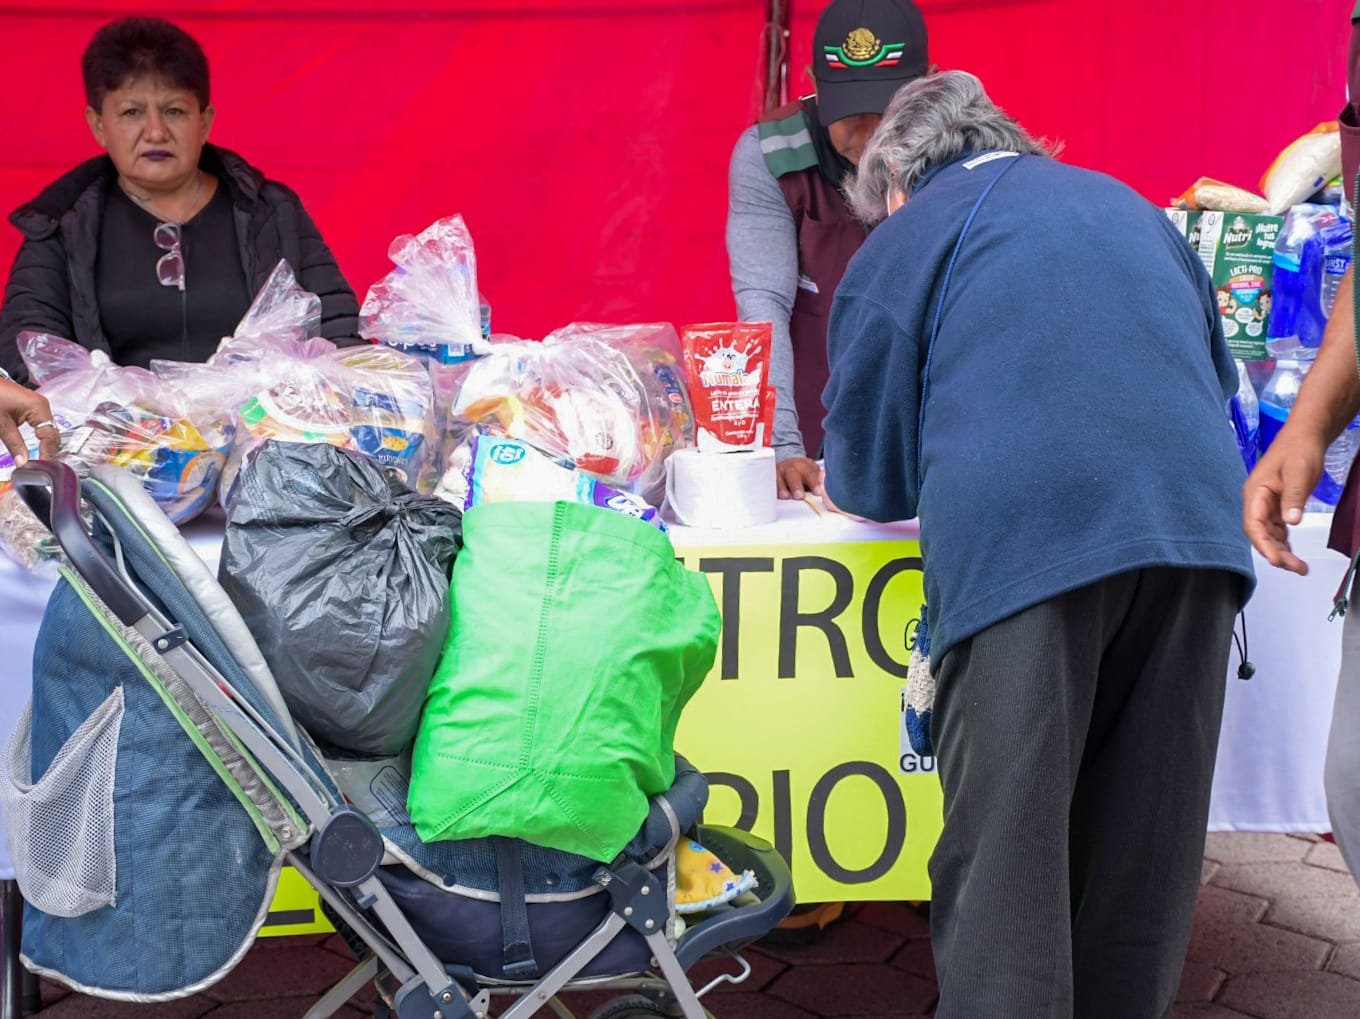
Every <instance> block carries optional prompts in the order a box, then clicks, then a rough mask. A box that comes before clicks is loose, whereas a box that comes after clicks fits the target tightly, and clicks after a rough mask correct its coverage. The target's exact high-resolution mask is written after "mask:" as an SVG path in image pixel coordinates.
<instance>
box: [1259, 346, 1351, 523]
mask: <svg viewBox="0 0 1360 1019" xmlns="http://www.w3.org/2000/svg"><path fill="white" fill-rule="evenodd" d="M1309 367H1310V363H1309V362H1306V361H1304V362H1299V361H1295V360H1293V359H1291V358H1285V359H1283V360H1281V361H1279V362H1277V363H1276V365H1275V374H1274V375H1272V376H1271V377H1270V381H1269V382H1268V383H1266V388H1265V390H1264V391H1263V392H1262V393H1261V431H1260V435H1259V438H1258V441H1259V444H1260V450H1261V453H1262V454H1263V455H1264V453H1265V451H1266V449H1267V448H1268V447H1269V446H1270V444H1271V443H1272V442H1273V441H1274V440H1275V436H1276V435H1278V434H1279V432H1280V428H1281V427H1283V426H1284V422H1285V419H1286V418H1287V417H1288V416H1289V411H1290V408H1292V407H1293V406H1294V401H1295V400H1296V399H1298V395H1299V386H1300V385H1301V384H1302V383H1303V378H1304V376H1305V375H1307V374H1308V368H1309ZM1357 449H1360V418H1357V419H1356V420H1354V421H1352V422H1351V423H1350V424H1349V425H1347V426H1346V430H1345V431H1344V432H1342V433H1341V434H1340V435H1339V436H1337V438H1336V441H1335V442H1333V443H1332V444H1331V445H1330V446H1328V447H1327V453H1326V456H1325V457H1324V458H1323V469H1322V477H1321V478H1320V479H1318V484H1317V487H1316V488H1315V489H1313V493H1312V494H1311V495H1310V496H1309V497H1308V501H1307V502H1306V503H1305V504H1304V511H1305V512H1310V513H1311V512H1318V511H1323V512H1330V511H1331V510H1332V509H1333V508H1334V507H1335V506H1336V503H1337V500H1338V499H1340V498H1341V489H1342V488H1344V487H1345V484H1346V475H1347V474H1349V473H1350V469H1351V463H1352V461H1354V459H1355V453H1356V450H1357Z"/></svg>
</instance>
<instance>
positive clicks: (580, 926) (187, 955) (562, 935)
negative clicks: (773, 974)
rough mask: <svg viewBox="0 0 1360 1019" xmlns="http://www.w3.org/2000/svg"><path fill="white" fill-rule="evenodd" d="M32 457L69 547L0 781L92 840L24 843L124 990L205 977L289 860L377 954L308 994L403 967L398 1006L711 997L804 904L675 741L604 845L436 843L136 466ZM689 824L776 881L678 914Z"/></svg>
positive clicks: (37, 880) (28, 808) (72, 928)
mask: <svg viewBox="0 0 1360 1019" xmlns="http://www.w3.org/2000/svg"><path fill="white" fill-rule="evenodd" d="M13 480H14V482H15V483H16V484H17V485H19V486H21V490H22V491H23V493H24V495H25V498H26V499H27V500H28V501H29V502H30V505H32V506H33V507H34V508H35V510H36V511H37V512H38V514H39V517H40V518H42V519H45V520H47V521H48V522H49V523H50V527H51V529H52V531H53V533H54V534H55V535H56V537H57V539H58V541H59V543H60V545H61V547H62V550H63V553H64V557H65V559H64V562H63V564H62V567H61V568H62V573H63V578H64V582H63V583H61V584H59V585H58V588H57V590H56V592H55V593H54V594H53V597H52V602H51V603H50V604H49V609H48V616H47V618H46V619H45V621H44V627H43V632H42V635H41V637H40V641H39V652H38V654H37V655H35V662H34V691H33V705H32V709H31V714H30V716H29V718H28V720H27V722H28V724H27V726H23V725H21V727H20V728H21V730H23V732H22V733H21V734H20V735H22V736H23V738H20V739H16V740H15V741H13V742H12V744H11V746H10V748H8V749H9V753H8V754H7V757H8V761H7V767H6V768H5V772H6V781H5V782H3V783H0V788H3V792H4V796H5V805H6V815H7V828H8V834H9V836H10V841H11V844H12V845H13V844H14V843H15V841H16V839H18V840H21V841H23V840H27V841H28V842H29V843H30V844H32V845H35V846H36V845H44V846H51V845H54V844H56V843H62V844H66V845H67V846H68V848H70V847H71V846H74V847H75V848H74V849H73V850H72V852H71V853H69V854H68V855H71V856H74V858H73V859H52V858H46V857H42V858H40V857H39V855H38V854H28V856H27V857H26V858H25V859H23V860H21V859H20V858H19V855H17V854H16V859H15V863H16V870H17V871H18V872H19V880H20V886H21V888H23V890H24V891H25V894H26V896H28V897H29V898H30V901H29V903H28V905H27V906H26V911H25V924H24V926H25V930H24V939H23V952H24V958H25V962H26V963H27V964H28V965H29V967H30V969H33V970H34V971H35V972H38V973H40V974H42V975H45V976H49V977H51V978H53V979H56V980H59V981H61V982H63V983H66V984H68V985H69V986H72V987H74V988H75V989H77V990H80V991H84V992H86V993H92V994H97V995H101V996H104V997H110V998H116V999H123V1000H135V1001H158V1000H165V999H168V998H174V997H179V996H183V995H188V994H193V993H197V992H198V991H200V990H202V989H203V988H204V987H206V986H208V985H210V984H211V983H213V982H215V981H216V980H218V979H220V978H221V977H222V976H224V975H225V974H226V973H227V972H229V971H230V970H231V968H232V967H233V966H234V965H235V964H236V963H237V962H238V961H239V960H240V958H241V956H242V955H243V954H244V952H245V951H246V949H247V948H248V947H249V945H250V943H251V942H252V941H253V939H254V937H255V935H256V934H257V933H258V930H259V928H260V926H261V924H262V923H263V921H264V918H265V913H266V912H267V909H268V905H269V903H270V901H271V900H272V896H273V891H274V886H275V881H276V879H277V875H278V872H279V869H280V867H281V866H282V865H283V863H285V862H287V863H289V864H291V865H293V866H294V867H296V868H297V869H298V871H299V872H301V873H302V874H303V876H304V877H306V878H307V879H308V880H309V881H310V882H311V884H312V885H313V887H315V889H316V890H317V892H318V894H319V895H320V897H321V899H322V901H323V903H324V906H325V908H326V910H327V912H328V914H329V915H330V916H331V917H332V919H333V920H335V921H336V926H337V927H338V928H339V929H340V930H341V932H342V933H343V934H344V935H345V936H346V938H347V940H348V941H349V943H350V944H351V947H353V948H355V950H356V953H357V954H358V955H359V956H360V959H359V964H358V965H357V966H356V967H355V969H354V971H353V972H352V973H351V974H350V975H349V976H348V977H346V978H345V979H344V980H342V981H341V982H340V984H338V985H337V986H336V987H335V988H333V989H332V991H330V992H328V993H327V995H325V996H324V997H323V998H322V999H321V1001H320V1002H318V1003H317V1005H316V1006H315V1007H314V1008H313V1009H312V1010H311V1011H310V1012H308V1015H309V1016H317V1017H320V1016H326V1015H330V1014H332V1013H333V1012H334V1011H336V1010H337V1009H338V1008H339V1007H340V1006H341V1005H342V1004H343V1003H344V1001H346V1000H347V999H348V998H349V997H350V996H351V995H352V994H353V993H355V991H356V990H358V989H359V987H360V986H361V985H362V984H363V983H366V982H368V981H369V980H371V979H373V978H374V977H375V976H376V975H378V974H379V973H380V972H381V973H383V974H384V975H385V979H386V984H387V985H389V986H390V987H391V988H392V994H391V997H392V1005H393V1011H394V1012H395V1014H396V1015H398V1016H399V1017H400V1019H410V1017H413V1016H419V1017H422V1019H435V1017H440V1019H454V1017H465V1019H473V1017H480V1016H484V1015H485V1014H486V1011H487V1008H488V1002H489V996H490V994H491V993H492V992H493V991H497V992H505V993H510V994H514V995H515V996H516V997H517V1000H516V1001H515V1002H514V1003H513V1004H512V1005H510V1006H509V1008H508V1009H507V1010H506V1011H504V1012H503V1013H502V1015H504V1016H507V1017H509V1019H521V1017H524V1016H529V1015H532V1014H534V1013H535V1012H536V1011H538V1009H539V1008H541V1007H545V1006H548V1007H551V1008H552V1009H553V1010H554V1012H555V1013H556V1014H558V1015H566V1016H569V1015H570V1014H571V1013H570V1011H569V1010H567V1009H566V1008H565V1006H564V1005H562V1004H561V1003H560V1002H558V1001H557V999H556V995H557V994H558V992H559V991H561V990H563V989H564V988H568V989H569V988H570V986H571V983H572V982H573V981H580V980H586V981H588V982H589V985H590V986H591V987H592V988H598V987H600V986H618V987H621V988H628V989H634V990H641V991H643V992H644V993H646V994H649V995H651V996H652V999H649V1000H656V1001H664V1002H666V1003H668V1004H667V1005H666V1007H667V1008H672V1007H673V1008H674V1009H675V1010H676V1011H674V1012H672V1013H671V1014H678V1015H684V1016H686V1017H689V1019H699V1017H702V1016H704V1015H705V1014H706V1013H705V1012H704V1010H703V1008H702V1006H701V1005H700V1004H699V1000H698V999H699V995H700V994H701V993H702V990H701V991H698V992H696V990H695V989H694V988H693V987H691V986H690V984H689V982H688V979H687V978H686V976H685V972H686V971H687V970H688V969H689V967H690V966H692V965H693V963H694V962H696V961H698V959H700V958H702V957H704V956H705V955H708V954H710V953H713V952H715V951H724V952H727V953H735V951H736V950H737V949H738V948H739V947H740V946H741V945H742V944H744V943H746V942H748V941H750V940H752V939H754V938H756V937H759V936H760V935H762V934H764V933H765V932H766V931H768V930H769V929H770V928H772V927H773V926H774V925H775V924H776V923H778V922H779V920H781V919H782V918H783V917H784V916H785V915H786V914H787V913H788V911H789V910H790V909H791V907H792V904H793V892H792V883H791V879H790V877H789V873H788V868H787V865H786V864H785V863H784V862H783V861H782V859H780V857H779V856H778V855H777V854H776V853H774V851H773V850H772V849H771V848H770V847H769V846H768V844H766V843H764V842H762V841H761V840H759V839H755V838H753V837H751V836H749V835H747V834H745V833H743V832H739V831H735V830H730V829H721V828H713V827H707V828H705V827H702V826H698V827H697V828H696V825H697V822H698V819H699V816H700V813H701V811H702V808H703V803H704V798H705V796H706V785H705V783H704V780H703V777H702V775H700V774H699V773H698V772H697V771H696V770H695V769H693V768H692V767H689V766H688V765H685V764H683V763H682V762H680V761H679V760H677V765H678V766H677V777H676V781H675V783H674V784H673V785H672V787H671V789H670V790H668V791H667V792H666V793H664V794H662V795H661V796H658V797H654V798H653V800H652V803H651V809H650V810H649V812H648V815H647V818H646V820H645V823H644V824H643V825H642V828H641V829H640V831H639V832H638V834H637V836H636V837H635V838H634V839H633V842H632V843H630V844H629V846H628V847H627V848H626V849H625V851H624V852H623V853H621V854H620V855H619V857H618V858H616V859H615V860H613V861H610V862H609V863H607V864H602V863H600V862H599V861H594V860H589V859H587V858H585V857H579V856H573V855H571V854H567V853H559V852H554V851H552V850H547V849H543V848H541V847H536V846H531V845H530V844H528V843H524V842H520V841H518V840H515V839H508V838H499V837H493V838H482V839H469V840H465V841H461V842H460V841H454V842H442V843H430V844H425V843H422V842H421V841H420V840H419V839H418V838H417V837H416V835H415V832H414V830H413V829H412V828H411V827H410V825H409V824H408V823H402V822H401V820H400V819H397V821H396V823H386V824H384V825H383V827H381V828H379V826H378V825H377V824H375V823H374V821H373V820H372V819H370V817H369V816H368V815H367V814H365V813H362V812H361V811H359V810H356V809H355V807H354V805H352V804H351V803H349V802H347V798H346V797H345V795H344V794H343V792H342V790H341V788H340V787H339V786H338V785H337V783H336V781H335V779H334V776H333V774H332V772H331V770H330V769H329V768H328V766H327V765H326V764H325V762H324V761H323V759H322V757H321V755H320V753H319V751H318V750H317V748H316V747H315V745H314V744H313V743H312V742H311V740H310V739H309V738H308V736H307V734H306V732H305V731H303V730H302V729H300V728H299V727H297V726H296V725H294V724H293V721H292V719H291V718H290V717H289V714H288V711H287V708H286V705H285V704H284V703H283V699H282V697H281V696H280V695H279V693H278V689H277V686H276V684H274V682H273V679H272V676H271V675H270V674H269V670H268V667H267V665H266V664H265V662H264V660H263V657H262V656H261V655H260V654H259V650H258V647H256V646H255V643H254V640H253V638H252V637H251V635H250V633H249V631H248V630H247V629H246V627H245V625H244V623H243V622H241V620H240V617H239V614H237V613H236V612H235V609H234V607H233V606H232V605H231V603H230V600H229V599H227V597H226V595H225V592H223V591H222V590H221V588H220V587H218V585H217V583H216V580H215V578H213V577H212V575H211V574H210V573H209V571H208V570H207V568H206V567H205V566H204V565H203V563H202V562H201V560H199V559H198V558H197V556H196V555H195V554H194V553H193V551H192V550H191V549H190V548H189V547H188V544H187V542H185V541H184V539H183V538H182V537H181V536H180V535H179V533H178V531H177V529H176V528H175V527H174V525H173V524H171V523H170V521H169V520H168V519H167V518H165V516H164V514H163V513H162V512H161V511H160V509H159V508H158V507H157V506H156V505H155V504H154V502H152V501H151V499H150V498H149V497H148V496H147V495H146V493H145V491H144V490H143V489H142V487H141V485H140V484H139V483H138V482H137V480H136V479H135V478H133V477H132V476H131V475H129V474H126V473H125V472H123V471H121V470H118V469H116V468H97V469H96V470H95V472H94V473H93V475H92V477H91V478H90V479H89V480H88V481H87V482H85V483H84V484H81V483H79V482H78V481H77V479H76V477H75V475H74V473H73V472H71V471H70V469H69V468H67V467H65V466H63V465H59V464H50V463H42V462H33V463H31V464H30V465H28V466H27V467H24V468H21V469H19V470H17V471H16V472H15V474H14V479H13ZM45 491H50V498H46V499H45V498H43V495H44V493H45ZM82 497H83V498H82ZM82 504H83V505H84V507H85V509H86V511H87V512H88V514H89V516H90V518H91V522H90V523H89V524H87V523H86V522H85V520H83V519H82ZM55 773H60V774H59V778H58V782H57V783H55V784H54V783H52V782H51V781H49V780H50V779H52V778H53V775H54V774H55ZM72 776H74V778H72ZM56 785H61V786H62V788H63V789H65V790H67V792H66V793H65V794H63V795H66V796H67V799H65V800H62V798H61V796H60V795H57V796H55V797H54V796H53V792H52V790H53V789H54V788H55V787H56ZM71 789H76V790H78V791H79V796H78V800H79V807H80V809H79V810H72V809H70V806H71V803H72V801H71V800H70V798H69V795H70V794H69V790H71ZM43 796H47V797H48V800H46V801H44V800H43ZM58 802H62V803H65V804H66V807H64V808H62V809H60V810H56V811H54V810H52V809H50V807H51V804H52V803H58ZM44 808H47V809H44ZM16 817H17V818H19V819H20V821H19V823H18V824H17V825H16ZM54 817H56V818H57V819H58V820H57V821H56V822H54ZM73 817H74V818H76V819H77V820H78V821H79V822H80V823H81V824H85V825H86V829H87V830H86V831H85V832H83V833H81V834H80V835H79V836H78V837H76V835H74V834H73V833H72V831H71V830H70V824H71V819H72V818H73ZM386 820H388V821H390V820H392V819H391V818H388V819H386ZM54 823H55V824H56V826H57V828H59V829H60V828H61V826H62V825H63V824H64V825H66V828H65V829H62V830H60V831H52V830H49V829H51V828H52V826H53V824H54ZM690 832H694V833H695V834H697V837H698V838H699V840H700V841H701V842H702V843H703V844H704V845H706V846H707V847H708V848H709V849H711V850H713V851H714V852H715V853H717V854H718V855H719V856H720V857H721V858H723V859H724V861H725V862H726V863H727V864H728V865H729V866H730V867H732V868H733V869H734V870H738V871H742V870H750V871H752V872H754V873H755V875H756V877H757V880H758V885H757V889H756V893H755V895H754V896H751V897H750V901H747V902H743V903H742V904H741V905H731V906H728V907H725V908H721V909H719V910H716V911H715V912H714V913H713V914H711V915H707V916H705V917H704V918H702V919H701V920H700V922H697V923H695V924H693V925H691V926H689V927H688V928H687V929H686V930H685V931H684V932H683V933H681V934H679V936H678V937H677V931H676V925H675V912H674V886H675V878H674V848H675V845H676V841H677V839H678V838H679V837H680V836H681V835H682V834H686V833H690ZM91 847H93V851H91ZM60 855H61V854H57V856H58V857H59V856H60ZM92 872H93V873H94V874H95V876H96V877H97V878H98V880H93V881H92V880H89V874H90V873H92ZM86 886H94V887H93V888H91V887H86ZM73 888H74V889H75V891H76V892H78V894H72V890H73ZM130 944H135V945H137V946H138V949H137V951H136V952H128V951H127V947H126V946H127V945H130ZM742 965H743V966H744V963H743V964H742ZM746 971H747V972H749V968H747V970H746ZM738 979H739V978H738ZM703 990H706V989H703ZM658 1007H659V1006H658ZM625 1011H626V1010H625ZM646 1011H647V1010H646V1009H643V1012H644V1013H645V1012H646ZM610 1014H611V1015H613V1014H621V1013H618V1012H617V1011H612V1012H610ZM658 1014H659V1013H658Z"/></svg>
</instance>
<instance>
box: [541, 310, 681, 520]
mask: <svg viewBox="0 0 1360 1019" xmlns="http://www.w3.org/2000/svg"><path fill="white" fill-rule="evenodd" d="M582 339H589V340H594V341H595V342H597V343H602V344H604V345H605V346H607V347H611V348H613V349H614V350H618V351H621V352H622V353H623V354H624V355H625V356H626V357H627V358H628V359H629V361H630V362H631V363H632V365H633V369H634V371H636V372H637V374H638V378H639V379H640V380H641V382H642V388H643V390H644V392H645V393H646V397H647V408H646V413H645V414H644V413H640V414H639V420H640V421H643V422H644V428H648V429H654V431H653V432H652V433H651V434H648V435H646V436H645V441H644V444H643V448H644V450H645V451H647V452H648V454H649V455H648V461H647V464H646V466H645V468H644V469H643V471H642V474H641V475H640V477H639V478H638V479H637V480H636V481H635V482H634V484H633V487H632V490H633V491H634V492H636V493H637V494H638V495H642V496H644V497H646V498H647V501H648V502H650V503H652V505H654V506H659V505H661V498H662V494H663V493H664V491H665V487H666V485H665V464H664V461H665V459H666V457H668V456H670V455H671V453H672V452H673V451H674V450H677V449H683V448H684V447H686V446H693V445H694V408H693V406H692V405H691V404H690V399H689V390H688V388H686V386H685V372H684V353H683V348H682V346H681V344H680V335H679V334H678V333H677V332H676V331H675V326H673V325H671V324H670V323H669V322H642V323H636V324H630V325H605V324H602V323H598V322H573V323H571V324H570V325H566V326H563V327H562V328H561V329H555V330H553V332H551V333H549V334H548V335H547V336H545V337H544V338H543V342H544V343H545V344H548V345H550V346H551V345H553V344H558V343H568V344H570V343H576V342H578V341H580V340H582Z"/></svg>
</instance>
